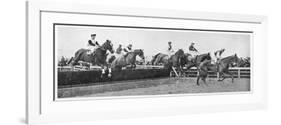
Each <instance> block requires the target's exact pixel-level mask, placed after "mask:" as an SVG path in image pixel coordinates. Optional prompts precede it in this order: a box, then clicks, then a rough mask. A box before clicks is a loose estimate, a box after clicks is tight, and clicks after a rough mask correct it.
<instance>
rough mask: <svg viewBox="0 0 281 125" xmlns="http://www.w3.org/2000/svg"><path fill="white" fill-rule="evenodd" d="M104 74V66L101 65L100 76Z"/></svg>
mask: <svg viewBox="0 0 281 125" xmlns="http://www.w3.org/2000/svg"><path fill="white" fill-rule="evenodd" d="M104 75H105V66H101V77H102V78H103V77H104Z"/></svg>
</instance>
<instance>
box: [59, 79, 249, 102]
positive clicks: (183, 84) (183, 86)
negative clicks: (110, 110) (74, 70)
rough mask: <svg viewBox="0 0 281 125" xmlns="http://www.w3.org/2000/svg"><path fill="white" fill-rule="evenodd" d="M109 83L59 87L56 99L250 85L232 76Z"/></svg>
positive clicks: (234, 88) (237, 88)
mask: <svg viewBox="0 0 281 125" xmlns="http://www.w3.org/2000/svg"><path fill="white" fill-rule="evenodd" d="M111 83H112V84H111ZM111 83H107V84H104V85H88V86H76V87H69V88H60V89H58V98H68V97H101V96H133V95H159V94H184V93H217V92H247V91H250V88H251V87H250V79H249V78H236V79H235V80H234V82H233V83H232V82H231V79H225V80H224V81H223V82H218V81H217V79H215V78H208V79H207V85H205V84H204V83H203V82H202V81H201V82H200V83H201V84H200V86H197V85H196V78H158V79H152V80H131V81H116V82H111Z"/></svg>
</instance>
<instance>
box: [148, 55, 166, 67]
mask: <svg viewBox="0 0 281 125" xmlns="http://www.w3.org/2000/svg"><path fill="white" fill-rule="evenodd" d="M168 60H169V56H168V55H167V54H163V53H157V54H156V55H155V56H153V57H152V60H151V63H152V65H159V64H164V63H165V62H167V61H168Z"/></svg>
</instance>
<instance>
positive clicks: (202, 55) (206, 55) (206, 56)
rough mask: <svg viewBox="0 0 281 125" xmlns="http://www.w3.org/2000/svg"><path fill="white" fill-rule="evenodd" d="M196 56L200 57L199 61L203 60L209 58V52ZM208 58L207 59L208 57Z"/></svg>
mask: <svg viewBox="0 0 281 125" xmlns="http://www.w3.org/2000/svg"><path fill="white" fill-rule="evenodd" d="M198 57H201V60H200V62H201V61H204V60H210V59H211V58H210V53H204V54H201V55H198ZM208 58H209V59H208Z"/></svg>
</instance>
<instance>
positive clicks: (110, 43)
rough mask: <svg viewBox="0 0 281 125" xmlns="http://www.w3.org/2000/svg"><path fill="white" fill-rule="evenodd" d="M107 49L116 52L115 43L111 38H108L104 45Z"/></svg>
mask: <svg viewBox="0 0 281 125" xmlns="http://www.w3.org/2000/svg"><path fill="white" fill-rule="evenodd" d="M102 47H103V48H104V49H105V50H109V51H110V52H111V53H114V49H113V44H112V42H111V40H108V39H107V40H106V42H105V43H104V44H103V45H102Z"/></svg>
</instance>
